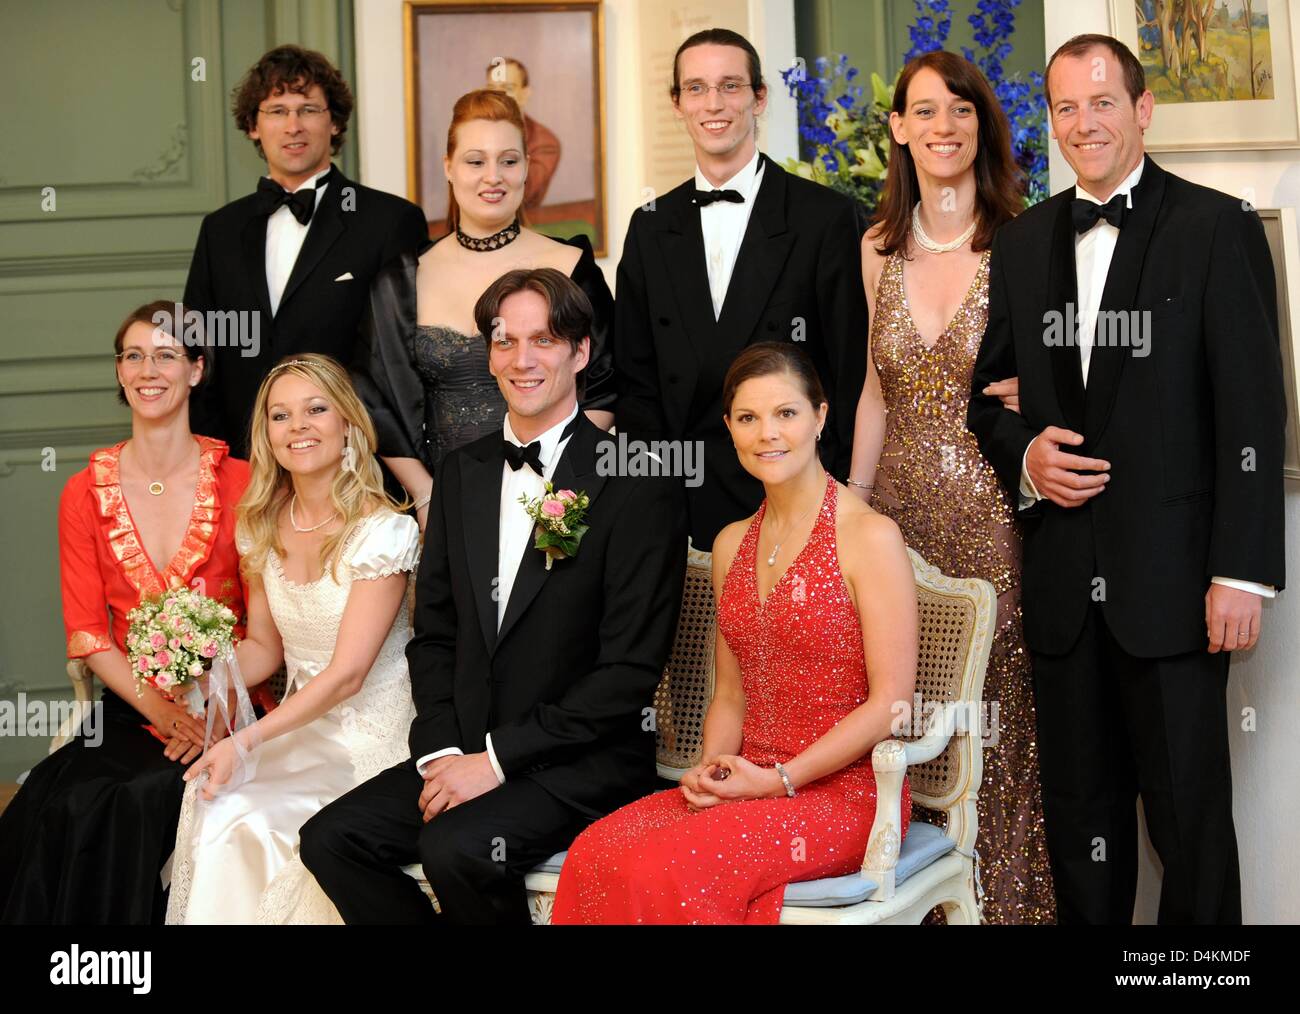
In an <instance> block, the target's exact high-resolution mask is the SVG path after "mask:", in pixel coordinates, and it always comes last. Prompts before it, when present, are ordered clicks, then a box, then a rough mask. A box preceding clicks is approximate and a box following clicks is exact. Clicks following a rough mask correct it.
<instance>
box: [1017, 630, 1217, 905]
mask: <svg viewBox="0 0 1300 1014" xmlns="http://www.w3.org/2000/svg"><path fill="white" fill-rule="evenodd" d="M1228 659H1229V655H1228V653H1227V652H1221V653H1219V654H1217V655H1211V654H1209V653H1208V652H1206V651H1204V650H1201V651H1195V652H1190V653H1188V654H1186V655H1176V656H1173V657H1171V658H1157V659H1146V658H1135V657H1134V656H1132V655H1129V654H1128V653H1127V652H1125V651H1124V649H1123V648H1121V647H1120V646H1119V644H1118V643H1117V642H1116V641H1115V638H1114V637H1113V636H1112V635H1111V632H1110V630H1109V628H1108V627H1107V625H1106V620H1105V617H1104V615H1103V613H1102V609H1101V607H1100V605H1098V604H1093V606H1092V608H1091V609H1090V610H1089V612H1088V617H1087V620H1086V621H1085V623H1084V628H1083V632H1082V633H1081V634H1080V636H1079V640H1078V642H1077V643H1076V644H1075V646H1074V647H1073V649H1071V650H1070V651H1069V652H1068V653H1067V654H1065V655H1041V654H1038V653H1035V654H1034V694H1035V699H1036V704H1037V711H1038V761H1039V774H1040V778H1041V780H1042V792H1043V819H1044V823H1045V826H1046V831H1047V847H1048V853H1049V856H1050V859H1051V866H1052V876H1053V878H1054V880H1055V883H1056V903H1057V914H1058V920H1059V921H1060V922H1061V923H1092V924H1103V923H1106V924H1123V925H1128V924H1130V923H1131V922H1132V920H1133V905H1134V901H1135V898H1136V893H1137V844H1138V842H1137V813H1136V799H1137V796H1138V795H1139V794H1140V795H1141V798H1142V807H1143V812H1144V813H1145V815H1146V823H1147V831H1148V832H1149V834H1150V837H1151V843H1152V844H1153V845H1154V846H1155V850H1156V852H1157V854H1158V855H1159V856H1160V861H1161V863H1162V864H1163V865H1164V880H1163V882H1162V884H1161V889H1160V910H1159V915H1158V919H1159V922H1160V923H1161V924H1179V923H1200V924H1210V923H1217V924H1240V923H1241V876H1240V872H1239V869H1238V863H1237V838H1236V833H1235V831H1234V829H1233V824H1232V774H1231V770H1230V768H1229V758H1228V716H1227V703H1226V699H1225V692H1226V688H1227V683H1228Z"/></svg>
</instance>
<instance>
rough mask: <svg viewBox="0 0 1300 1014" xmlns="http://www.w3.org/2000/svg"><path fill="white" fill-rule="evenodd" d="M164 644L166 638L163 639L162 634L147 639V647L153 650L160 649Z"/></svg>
mask: <svg viewBox="0 0 1300 1014" xmlns="http://www.w3.org/2000/svg"><path fill="white" fill-rule="evenodd" d="M166 643H167V638H166V637H164V636H163V635H162V634H154V635H153V636H152V637H150V638H149V647H151V648H153V649H154V650H157V649H158V648H161V647H162V646H163V645H164V644H166Z"/></svg>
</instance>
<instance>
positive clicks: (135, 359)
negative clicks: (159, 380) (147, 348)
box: [113, 349, 186, 370]
mask: <svg viewBox="0 0 1300 1014" xmlns="http://www.w3.org/2000/svg"><path fill="white" fill-rule="evenodd" d="M113 358H114V359H117V360H120V361H121V363H122V365H123V366H129V367H131V369H133V370H137V369H139V368H140V367H141V366H143V365H144V361H145V360H146V359H150V360H152V361H153V364H154V366H156V367H157V368H158V369H160V370H165V369H167V367H169V366H175V365H176V364H177V363H179V362H180V361H181V360H182V359H185V358H186V356H185V354H184V353H183V352H177V351H176V350H175V349H159V350H158V351H157V352H141V351H140V350H139V349H127V350H126V351H125V352H119V353H118V354H117V355H115V356H114V357H113Z"/></svg>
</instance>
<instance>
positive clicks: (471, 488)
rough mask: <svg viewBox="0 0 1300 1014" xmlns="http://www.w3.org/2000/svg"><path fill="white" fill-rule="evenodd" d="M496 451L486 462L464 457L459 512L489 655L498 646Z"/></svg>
mask: <svg viewBox="0 0 1300 1014" xmlns="http://www.w3.org/2000/svg"><path fill="white" fill-rule="evenodd" d="M504 460H505V457H504V455H503V454H502V453H501V452H500V451H499V450H498V451H497V452H496V453H495V454H491V455H489V457H488V459H487V460H486V461H485V460H481V459H478V458H473V457H467V458H466V459H465V463H464V465H463V466H462V474H463V478H462V484H461V510H462V511H463V517H464V519H465V553H466V556H467V558H468V559H469V575H470V583H471V584H472V585H473V588H474V605H475V608H476V609H477V610H478V619H479V626H480V627H481V628H482V630H483V643H484V644H486V645H487V650H488V654H489V655H490V654H491V653H492V652H493V651H495V650H496V644H497V588H498V586H499V584H500V581H499V580H498V577H499V575H498V574H497V554H498V550H499V542H500V520H501V518H500V516H501V468H502V465H503V463H504Z"/></svg>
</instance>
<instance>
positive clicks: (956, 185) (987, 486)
mask: <svg viewBox="0 0 1300 1014" xmlns="http://www.w3.org/2000/svg"><path fill="white" fill-rule="evenodd" d="M890 125H891V131H892V134H893V145H892V152H891V155H890V161H889V174H888V177H887V179H886V186H885V192H884V195H883V197H882V200H881V203H880V206H879V209H878V210H877V214H876V218H875V222H874V224H873V227H872V229H871V231H870V232H868V234H867V236H866V237H865V238H864V240H863V246H862V253H863V257H862V260H863V277H864V283H865V285H866V289H867V299H868V302H869V303H870V306H871V334H870V355H869V357H868V363H869V365H868V376H867V383H866V386H865V388H864V390H863V396H862V399H861V401H860V403H859V408H858V418H857V432H856V439H855V441H854V452H853V467H852V469H851V475H850V488H851V489H853V490H854V491H855V492H857V493H858V494H859V495H863V496H868V497H869V498H870V502H871V505H872V506H873V507H875V508H876V509H877V510H879V511H880V512H881V513H883V514H887V515H888V516H889V517H891V518H893V519H894V521H895V522H897V523H898V526H899V527H900V528H901V529H902V532H903V537H904V538H905V539H906V540H907V544H908V545H909V546H911V547H912V548H913V549H915V550H916V551H917V552H918V553H920V554H921V555H922V556H923V557H925V559H926V560H927V561H928V562H929V563H931V564H933V565H935V566H937V567H938V568H939V569H940V570H942V571H943V572H944V573H945V574H949V575H952V576H954V577H980V578H983V579H985V580H987V581H989V582H990V583H992V585H993V587H994V588H995V589H996V591H997V595H998V626H997V633H996V636H995V638H994V642H993V650H992V653H991V655H990V658H989V666H988V671H987V675H986V677H985V682H984V708H985V711H986V717H984V719H983V723H985V730H984V731H985V735H984V737H983V741H984V777H983V782H982V783H981V785H980V793H979V837H978V840H977V845H976V847H977V850H978V852H979V875H980V879H981V882H982V886H983V888H984V905H983V912H984V919H985V920H986V921H987V922H990V923H1043V922H1053V921H1054V920H1055V903H1054V899H1053V894H1052V880H1051V870H1050V867H1049V865H1048V856H1047V845H1046V838H1045V836H1044V831H1043V815H1042V804H1041V797H1040V790H1039V782H1038V756H1037V747H1036V742H1035V732H1034V729H1035V721H1034V701H1033V684H1032V680H1031V674H1030V657H1029V653H1028V651H1027V650H1026V648H1025V645H1024V641H1023V637H1022V634H1021V618H1020V556H1021V536H1020V532H1019V529H1018V523H1017V522H1016V521H1015V519H1014V517H1013V512H1012V508H1011V504H1010V502H1009V501H1008V499H1007V496H1006V493H1005V492H1004V491H1003V489H1002V487H1001V485H1000V484H999V482H998V479H997V476H996V475H995V474H994V472H993V468H992V467H991V466H990V465H989V463H988V462H987V461H985V460H984V458H983V457H982V456H981V455H980V452H979V448H978V446H977V444H976V442H975V438H974V436H973V435H972V434H971V433H970V432H969V431H968V430H967V429H966V404H967V401H968V398H969V392H970V382H971V374H972V372H973V370H974V365H975V357H976V354H977V353H978V351H979V346H980V339H981V338H982V337H983V334H984V328H985V325H986V323H987V320H988V261H989V248H990V245H991V242H992V236H993V232H994V231H995V230H996V228H997V227H998V226H999V225H1001V224H1002V223H1003V222H1004V221H1006V220H1008V219H1009V218H1011V217H1012V215H1014V214H1015V212H1016V211H1017V210H1018V209H1019V207H1020V206H1021V196H1020V191H1019V188H1018V186H1017V181H1016V175H1015V173H1016V169H1015V163H1014V162H1013V161H1012V157H1011V151H1010V144H1009V132H1008V127H1007V123H1006V119H1005V117H1004V115H1003V114H1002V111H1001V109H1000V108H999V106H998V103H997V100H996V98H995V97H994V95H993V93H992V90H991V89H990V88H989V86H988V83H987V82H986V81H985V80H984V78H983V76H982V75H981V74H980V73H979V71H978V70H977V69H976V68H975V67H974V66H973V65H972V64H970V63H968V62H967V61H966V60H963V59H962V58H960V57H958V56H955V55H953V54H951V53H942V52H937V53H928V54H926V55H925V56H922V57H918V58H917V59H916V60H913V61H912V62H911V63H909V64H908V65H907V66H906V67H905V68H904V70H903V74H902V76H901V77H900V78H899V81H898V84H897V86H896V87H895V91H894V105H893V112H892V114H891V116H890ZM914 216H915V217H914ZM918 224H919V229H918V228H917V226H918ZM1004 388H1005V392H1006V393H1005V397H1004V400H1005V401H1006V402H1007V404H1008V406H1009V407H1015V405H1016V402H1015V393H1014V391H1015V385H1014V383H1008V384H1005V385H1004ZM992 393H1002V392H1001V391H994V392H992ZM916 816H917V817H918V818H919V819H930V820H934V819H935V815H933V814H928V813H925V812H922V811H918V812H917V814H916ZM940 819H941V818H940Z"/></svg>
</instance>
